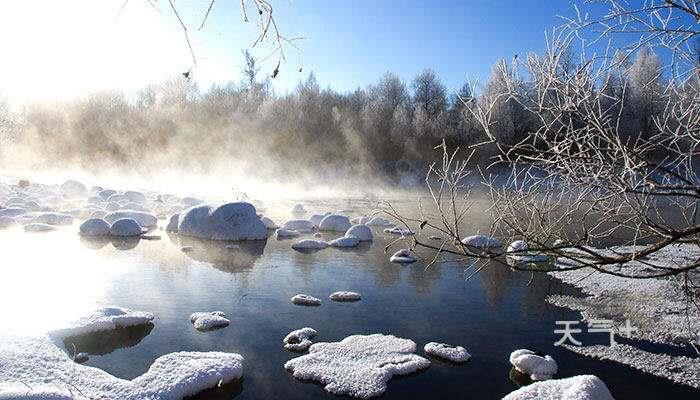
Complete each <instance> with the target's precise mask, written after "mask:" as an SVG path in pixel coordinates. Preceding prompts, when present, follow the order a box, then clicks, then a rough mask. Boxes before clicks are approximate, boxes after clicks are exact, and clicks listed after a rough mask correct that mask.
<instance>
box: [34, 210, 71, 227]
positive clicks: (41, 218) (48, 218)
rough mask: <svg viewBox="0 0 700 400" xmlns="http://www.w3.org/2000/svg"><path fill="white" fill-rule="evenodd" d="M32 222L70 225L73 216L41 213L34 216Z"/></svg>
mask: <svg viewBox="0 0 700 400" xmlns="http://www.w3.org/2000/svg"><path fill="white" fill-rule="evenodd" d="M34 222H35V223H38V224H47V225H70V224H72V223H73V216H72V215H68V214H61V213H43V214H39V215H38V216H37V217H36V218H34Z"/></svg>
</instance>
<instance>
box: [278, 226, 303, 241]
mask: <svg viewBox="0 0 700 400" xmlns="http://www.w3.org/2000/svg"><path fill="white" fill-rule="evenodd" d="M297 236H299V232H297V231H293V230H290V229H283V228H279V229H277V230H276V231H275V238H277V239H288V238H293V237H297Z"/></svg>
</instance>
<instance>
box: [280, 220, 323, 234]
mask: <svg viewBox="0 0 700 400" xmlns="http://www.w3.org/2000/svg"><path fill="white" fill-rule="evenodd" d="M314 228H315V226H314V224H313V222H311V221H309V220H308V219H293V220H290V221H287V222H285V223H284V225H282V229H286V230H290V231H297V232H299V233H311V232H313V231H314Z"/></svg>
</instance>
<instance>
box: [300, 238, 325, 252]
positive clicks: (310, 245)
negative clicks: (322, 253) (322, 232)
mask: <svg viewBox="0 0 700 400" xmlns="http://www.w3.org/2000/svg"><path fill="white" fill-rule="evenodd" d="M328 246H329V244H328V242H324V241H323V240H313V239H304V240H300V241H298V242H296V243H294V244H293V245H292V248H293V249H294V250H322V249H325V248H327V247H328Z"/></svg>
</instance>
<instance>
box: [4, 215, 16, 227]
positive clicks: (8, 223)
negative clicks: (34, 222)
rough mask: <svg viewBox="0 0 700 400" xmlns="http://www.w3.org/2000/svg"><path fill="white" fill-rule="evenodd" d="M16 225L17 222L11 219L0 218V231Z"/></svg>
mask: <svg viewBox="0 0 700 400" xmlns="http://www.w3.org/2000/svg"><path fill="white" fill-rule="evenodd" d="M15 225H17V221H15V220H14V218H12V217H0V229H5V228H9V227H11V226H15Z"/></svg>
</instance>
